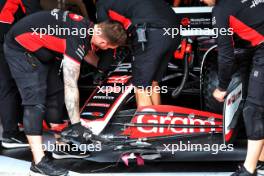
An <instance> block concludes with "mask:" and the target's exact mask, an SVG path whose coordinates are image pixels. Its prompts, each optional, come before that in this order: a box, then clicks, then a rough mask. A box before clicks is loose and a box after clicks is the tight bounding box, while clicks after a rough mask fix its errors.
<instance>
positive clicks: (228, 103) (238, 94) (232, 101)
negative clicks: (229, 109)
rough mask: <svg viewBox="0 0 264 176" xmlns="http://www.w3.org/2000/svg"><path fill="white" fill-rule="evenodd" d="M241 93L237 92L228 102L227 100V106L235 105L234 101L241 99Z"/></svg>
mask: <svg viewBox="0 0 264 176" xmlns="http://www.w3.org/2000/svg"><path fill="white" fill-rule="evenodd" d="M241 95H242V91H239V92H237V93H236V94H234V95H232V96H231V97H230V98H229V99H228V100H227V105H228V106H229V105H231V104H234V103H236V101H237V100H238V99H239V98H240V97H241Z"/></svg>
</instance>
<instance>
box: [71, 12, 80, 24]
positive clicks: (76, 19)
mask: <svg viewBox="0 0 264 176" xmlns="http://www.w3.org/2000/svg"><path fill="white" fill-rule="evenodd" d="M69 17H70V18H71V19H72V20H73V21H77V22H79V21H82V20H83V17H82V16H81V15H77V14H74V13H70V14H69Z"/></svg>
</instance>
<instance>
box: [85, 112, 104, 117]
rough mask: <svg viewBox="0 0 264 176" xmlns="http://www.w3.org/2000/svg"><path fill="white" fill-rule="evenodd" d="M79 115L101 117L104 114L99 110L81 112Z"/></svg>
mask: <svg viewBox="0 0 264 176" xmlns="http://www.w3.org/2000/svg"><path fill="white" fill-rule="evenodd" d="M81 115H84V116H94V117H103V116H104V114H103V113H101V112H83V113H82V114H81Z"/></svg>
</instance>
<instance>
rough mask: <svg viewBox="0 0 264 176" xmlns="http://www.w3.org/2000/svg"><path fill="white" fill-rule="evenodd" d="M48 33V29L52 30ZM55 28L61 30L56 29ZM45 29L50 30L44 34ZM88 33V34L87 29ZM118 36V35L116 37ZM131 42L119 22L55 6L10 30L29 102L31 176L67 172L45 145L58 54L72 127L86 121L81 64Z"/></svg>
mask: <svg viewBox="0 0 264 176" xmlns="http://www.w3.org/2000/svg"><path fill="white" fill-rule="evenodd" d="M52 29H53V32H52V31H48V30H52ZM54 30H55V31H56V32H54ZM44 31H45V33H44ZM83 31H84V32H83ZM114 34H115V35H114ZM125 42H126V32H125V31H124V29H123V27H122V25H120V24H119V23H116V22H110V21H107V22H102V23H100V24H95V25H94V24H93V23H92V22H90V21H88V20H87V19H85V18H83V17H82V16H79V15H76V14H73V13H70V12H67V11H66V12H64V11H60V10H58V9H54V10H53V11H51V12H50V11H43V12H38V13H35V14H33V15H31V16H28V17H26V18H24V19H22V20H21V21H19V22H18V23H17V24H16V25H14V27H13V28H12V29H11V30H10V31H9V32H8V34H7V36H6V40H5V44H4V52H5V55H6V60H7V63H8V65H9V68H10V71H11V74H12V77H13V78H14V79H15V82H16V84H17V86H18V89H19V92H20V95H21V97H22V104H23V106H24V117H23V123H24V128H25V133H26V135H27V139H28V141H29V144H30V147H31V150H32V153H33V160H34V161H33V162H32V165H31V168H30V171H31V175H34V174H43V175H54V176H56V175H67V173H68V172H67V170H65V169H62V168H59V167H58V166H56V165H54V164H53V163H52V161H50V160H49V158H48V157H46V156H45V155H44V152H43V149H42V119H43V115H44V114H45V110H46V95H47V72H48V68H49V66H50V63H52V62H55V60H53V58H54V56H61V55H63V60H62V66H63V77H64V92H65V104H66V108H67V111H68V115H69V117H70V120H71V123H72V124H73V125H72V126H75V127H78V132H80V133H83V132H84V131H85V130H86V128H84V127H82V125H81V124H80V112H79V90H78V85H77V81H78V78H79V73H80V63H81V61H82V60H83V59H85V60H89V54H90V53H91V51H92V48H95V47H98V48H100V49H108V48H112V49H114V48H116V47H118V46H119V45H122V44H124V43H125Z"/></svg>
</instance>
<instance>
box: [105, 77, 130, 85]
mask: <svg viewBox="0 0 264 176" xmlns="http://www.w3.org/2000/svg"><path fill="white" fill-rule="evenodd" d="M131 77H132V76H128V75H124V76H112V77H110V78H108V81H107V83H116V84H118V83H120V84H125V83H127V82H128V80H129V79H130V78H131Z"/></svg>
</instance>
